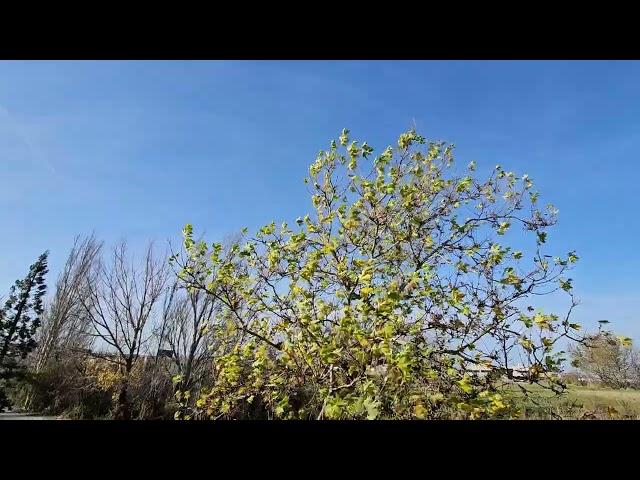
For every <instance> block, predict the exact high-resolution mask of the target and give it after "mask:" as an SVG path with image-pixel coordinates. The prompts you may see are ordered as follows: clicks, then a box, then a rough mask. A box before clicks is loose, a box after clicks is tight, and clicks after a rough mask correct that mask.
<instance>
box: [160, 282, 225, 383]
mask: <svg viewBox="0 0 640 480" xmlns="http://www.w3.org/2000/svg"><path fill="white" fill-rule="evenodd" d="M216 311H217V304H216V302H215V300H214V298H213V297H212V296H210V295H206V293H205V292H202V291H200V290H191V291H189V290H187V289H185V288H182V289H180V290H179V291H178V295H176V297H175V299H174V301H173V304H172V305H171V306H170V308H169V312H168V315H167V316H166V324H165V328H164V335H163V337H162V339H161V341H162V343H163V344H164V345H166V346H167V347H168V348H167V350H170V351H171V359H172V360H173V364H174V366H175V367H176V370H177V374H178V375H179V376H180V381H179V384H178V388H179V389H180V390H183V391H190V390H191V389H192V388H193V387H194V386H195V385H198V384H199V383H200V382H201V381H202V377H203V375H204V374H205V371H206V366H207V361H208V360H210V358H211V353H210V349H209V347H210V346H211V345H210V342H211V336H210V335H208V333H209V332H211V331H212V330H211V329H215V325H213V323H214V320H215V314H216Z"/></svg>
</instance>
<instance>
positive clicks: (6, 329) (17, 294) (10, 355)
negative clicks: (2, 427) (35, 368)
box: [0, 252, 49, 411]
mask: <svg viewBox="0 0 640 480" xmlns="http://www.w3.org/2000/svg"><path fill="white" fill-rule="evenodd" d="M48 254H49V252H44V253H43V254H42V255H40V257H39V258H38V260H37V261H36V262H35V263H34V264H33V265H31V267H30V268H29V273H28V274H27V276H26V277H25V278H24V279H23V280H16V283H15V285H13V286H12V287H11V290H10V292H9V298H8V299H7V301H6V302H5V304H4V306H3V308H2V310H0V411H1V410H3V409H4V408H6V407H8V406H9V401H8V398H7V388H8V387H9V385H10V384H11V382H12V381H15V380H17V379H19V378H21V377H22V375H23V373H24V372H23V371H22V370H23V368H22V361H23V360H24V359H25V358H26V357H27V355H28V354H29V352H31V351H32V350H33V349H34V348H35V346H36V342H35V340H34V336H35V334H36V331H37V329H38V327H39V326H40V322H41V320H40V316H41V315H42V312H43V303H42V298H43V296H44V294H45V293H46V290H47V286H46V284H45V275H46V274H47V271H48V270H47V257H48Z"/></svg>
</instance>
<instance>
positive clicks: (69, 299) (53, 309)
mask: <svg viewBox="0 0 640 480" xmlns="http://www.w3.org/2000/svg"><path fill="white" fill-rule="evenodd" d="M101 249H102V242H99V241H97V240H96V238H95V236H94V235H93V234H92V235H90V236H88V237H85V238H84V239H81V238H80V237H79V236H77V237H76V238H75V239H74V243H73V248H72V249H71V251H70V252H69V256H68V257H67V261H66V263H65V266H64V268H63V270H62V273H61V274H60V276H59V277H58V280H57V283H56V289H55V293H54V296H53V299H52V300H51V302H50V303H49V304H48V305H47V308H46V311H45V315H44V318H43V323H42V326H41V328H40V333H39V339H38V345H39V346H38V349H37V350H36V355H35V367H34V369H35V371H36V372H39V371H40V370H41V369H42V368H44V367H45V366H46V365H47V364H48V362H49V361H50V360H51V358H52V357H53V356H55V355H57V354H58V353H59V352H62V351H75V350H80V349H86V348H89V347H90V345H91V340H92V339H91V337H89V336H88V335H87V332H88V331H89V329H90V325H89V318H88V316H87V314H86V311H85V309H84V308H83V301H84V300H85V299H86V298H87V296H88V295H89V289H88V282H87V279H88V277H89V275H90V274H91V272H92V270H93V268H94V267H95V265H96V264H97V262H98V261H99V256H100V251H101Z"/></svg>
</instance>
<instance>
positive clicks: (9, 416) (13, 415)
mask: <svg viewBox="0 0 640 480" xmlns="http://www.w3.org/2000/svg"><path fill="white" fill-rule="evenodd" d="M0 420H59V419H58V417H42V416H40V415H32V414H30V413H22V412H4V413H0Z"/></svg>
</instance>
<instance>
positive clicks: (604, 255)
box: [0, 61, 640, 338]
mask: <svg viewBox="0 0 640 480" xmlns="http://www.w3.org/2000/svg"><path fill="white" fill-rule="evenodd" d="M414 120H415V123H416V125H417V127H418V130H419V132H420V133H421V134H423V135H424V136H426V137H427V138H429V139H442V140H449V141H452V142H454V143H455V144H456V146H457V148H456V152H457V160H458V162H459V163H461V164H463V165H466V164H467V163H468V162H469V161H471V160H476V161H477V162H478V165H479V167H480V168H479V170H480V171H482V170H483V168H485V169H491V168H492V167H493V166H494V165H495V164H496V163H500V164H501V165H503V166H504V167H505V168H508V169H511V170H515V171H516V172H519V173H528V174H529V175H530V176H531V177H532V178H533V180H534V181H535V182H536V185H537V187H538V190H540V192H541V200H542V201H543V202H544V203H547V202H551V203H553V204H554V205H555V206H556V207H557V208H558V209H559V210H560V216H559V224H558V226H557V227H556V228H555V229H554V230H552V231H551V232H550V240H549V247H550V249H551V250H552V251H553V252H554V253H556V252H557V253H561V254H564V253H566V252H567V251H569V250H571V249H576V250H577V252H578V255H579V256H580V258H581V261H580V262H579V264H578V266H577V268H576V269H575V271H574V272H573V275H572V276H573V278H574V284H575V288H576V293H577V294H578V296H579V297H580V299H581V301H582V305H581V307H579V308H578V310H577V311H576V316H575V318H576V320H578V321H582V322H583V323H585V324H586V325H588V326H592V325H595V322H596V321H597V320H598V319H603V318H606V319H609V320H612V321H613V322H614V326H615V328H616V329H617V330H619V331H620V332H621V333H625V334H627V335H630V336H632V337H634V338H640V314H639V313H638V312H639V311H640V281H639V280H638V275H637V272H638V271H639V270H640V255H638V245H640V241H638V236H639V234H640V222H639V221H638V219H637V215H638V213H637V211H638V208H637V206H638V204H639V203H640V202H638V196H637V195H638V190H639V189H638V182H639V180H640V178H639V177H640V166H639V162H638V160H639V158H638V157H639V154H640V62H609V61H607V62H569V61H552V62H538V61H535V62H534V61H520V62H507V61H503V62H485V61H475V62H468V61H456V62H444V61H438V62H424V61H420V62H417V61H416V62H408V61H403V62H399V61H389V62H382V61H378V62H376V61H373V62H355V61H353V62H352V61H339V62H338V61H334V62H331V61H323V62H320V61H309V62H294V61H283V62H271V61H259V62H248V61H243V62H231V61H228V62H195V61H193V62H151V61H149V62H133V61H131V62H107V61H102V62H51V61H48V62H33V61H32V62H7V61H5V62H0V167H1V170H0V171H1V172H2V188H1V189H0V205H1V206H2V208H1V209H0V225H2V229H3V232H2V235H0V252H2V255H0V291H1V292H2V293H4V292H5V291H6V290H8V288H9V286H10V285H11V283H12V282H13V281H14V280H15V279H16V278H18V277H22V276H24V274H25V273H26V270H27V268H28V265H29V264H30V263H31V262H32V261H33V260H34V259H35V258H36V257H37V255H38V254H39V253H40V252H41V251H43V250H45V249H50V250H51V260H50V264H51V280H53V279H54V277H55V276H56V275H57V273H58V271H59V269H60V267H61V264H62V263H63V261H64V259H65V257H66V255H67V253H68V250H69V248H70V246H71V243H72V241H73V237H74V235H76V234H86V233H89V232H91V231H92V230H94V231H95V232H96V234H97V235H98V236H99V237H100V238H102V239H104V240H105V241H106V242H107V243H112V242H114V241H116V240H118V239H120V238H126V239H128V241H129V242H130V243H131V245H132V247H133V248H134V249H136V248H138V247H139V246H141V245H142V244H143V243H144V242H145V241H146V240H147V239H149V238H151V239H155V240H156V241H158V242H160V243H161V244H162V243H163V242H165V241H166V240H167V239H172V240H173V241H174V242H176V241H179V239H180V230H181V228H182V226H183V225H184V224H185V223H187V222H191V223H193V224H194V226H195V228H196V230H197V231H199V232H200V231H202V230H204V231H206V238H207V239H208V240H210V241H213V240H216V239H219V238H221V237H223V236H224V235H226V234H228V233H232V232H234V231H237V230H239V229H240V228H241V227H243V226H248V227H250V228H251V229H253V228H256V227H258V226H260V225H262V224H264V223H267V222H269V221H271V220H272V219H276V220H291V219H295V218H296V217H297V216H298V215H304V213H306V212H307V211H308V210H309V206H310V205H309V202H308V199H307V195H306V189H305V186H304V184H303V183H302V178H303V177H304V176H305V175H306V173H307V167H308V165H309V163H311V162H312V161H313V160H314V158H315V155H316V154H317V152H318V151H319V150H320V149H321V148H325V147H326V146H327V145H328V142H329V141H330V139H332V138H336V137H337V135H338V134H339V132H340V130H341V129H342V128H343V127H346V128H349V129H350V130H351V131H352V134H353V136H354V137H355V138H357V139H360V140H366V141H367V142H368V143H369V144H370V145H372V146H374V147H376V150H377V151H380V150H382V149H383V148H384V147H386V145H388V144H391V143H393V142H394V141H395V139H396V138H397V135H398V134H399V133H401V132H402V131H405V130H407V129H408V128H409V127H410V126H411V125H412V123H413V121H414ZM547 302H548V304H549V305H548V307H549V308H552V307H555V306H561V304H558V305H556V304H555V303H554V302H555V300H553V299H550V300H547Z"/></svg>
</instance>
